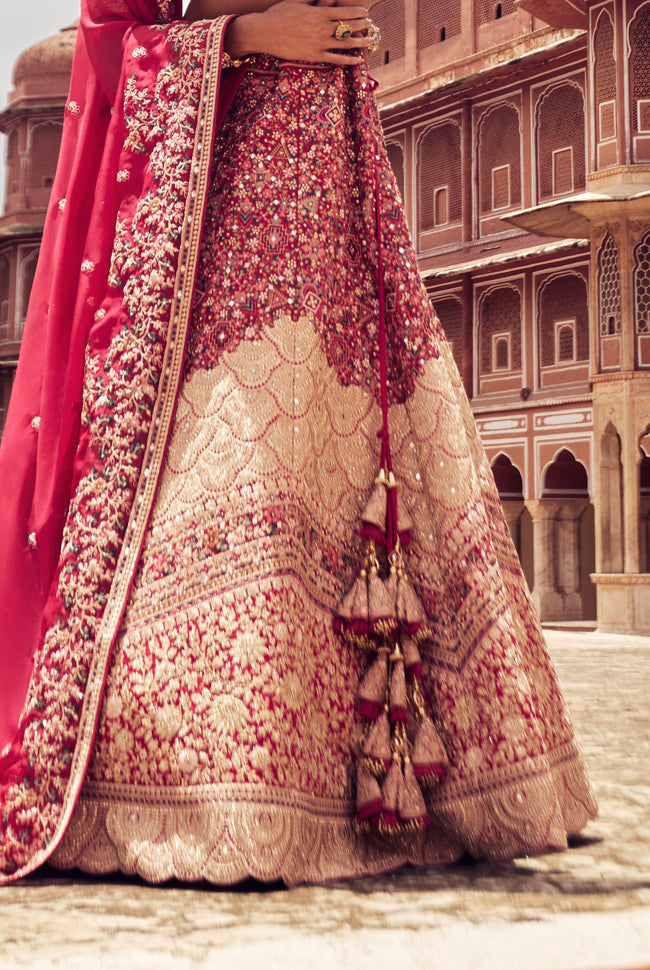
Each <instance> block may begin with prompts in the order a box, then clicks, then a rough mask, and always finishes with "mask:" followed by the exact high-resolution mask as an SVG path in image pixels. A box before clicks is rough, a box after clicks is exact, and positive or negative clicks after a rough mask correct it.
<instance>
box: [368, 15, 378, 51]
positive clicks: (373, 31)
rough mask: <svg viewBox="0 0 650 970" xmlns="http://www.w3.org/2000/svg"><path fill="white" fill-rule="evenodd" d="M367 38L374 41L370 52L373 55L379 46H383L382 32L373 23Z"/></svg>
mask: <svg viewBox="0 0 650 970" xmlns="http://www.w3.org/2000/svg"><path fill="white" fill-rule="evenodd" d="M366 37H367V38H368V39H369V40H371V41H372V44H371V45H370V47H369V48H368V50H369V51H370V53H371V54H374V53H375V51H376V50H377V48H378V47H379V45H380V44H381V31H380V29H379V27H378V26H377V24H373V23H372V21H371V22H370V26H369V27H368V31H367V33H366Z"/></svg>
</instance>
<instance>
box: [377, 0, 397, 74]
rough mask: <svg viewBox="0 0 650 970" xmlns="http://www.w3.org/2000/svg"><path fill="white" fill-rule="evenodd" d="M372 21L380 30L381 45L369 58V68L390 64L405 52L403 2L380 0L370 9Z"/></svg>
mask: <svg viewBox="0 0 650 970" xmlns="http://www.w3.org/2000/svg"><path fill="white" fill-rule="evenodd" d="M372 19H373V20H374V22H375V23H376V24H377V26H378V27H379V29H380V30H381V43H380V44H379V47H378V48H377V50H376V51H375V53H374V54H373V55H372V57H371V58H370V67H371V68H373V67H381V65H382V64H391V63H392V62H393V61H397V60H399V59H400V57H404V54H405V52H406V19H405V14H404V0H382V2H381V3H378V4H377V5H376V6H375V7H373V8H372Z"/></svg>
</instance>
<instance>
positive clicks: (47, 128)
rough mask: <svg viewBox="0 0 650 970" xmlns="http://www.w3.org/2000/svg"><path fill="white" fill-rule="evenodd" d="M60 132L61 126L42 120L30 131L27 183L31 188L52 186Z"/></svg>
mask: <svg viewBox="0 0 650 970" xmlns="http://www.w3.org/2000/svg"><path fill="white" fill-rule="evenodd" d="M62 132H63V128H62V126H61V125H60V124H57V123H55V122H44V123H43V124H39V125H36V126H35V127H34V128H32V130H31V131H30V134H29V176H28V184H29V187H30V188H31V189H43V188H45V189H49V188H51V187H52V182H53V181H54V174H55V172H56V163H57V160H58V157H59V149H60V147H61V134H62Z"/></svg>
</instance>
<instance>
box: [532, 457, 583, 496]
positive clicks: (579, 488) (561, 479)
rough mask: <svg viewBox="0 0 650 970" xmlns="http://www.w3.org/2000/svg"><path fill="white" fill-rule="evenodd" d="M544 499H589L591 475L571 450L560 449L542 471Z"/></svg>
mask: <svg viewBox="0 0 650 970" xmlns="http://www.w3.org/2000/svg"><path fill="white" fill-rule="evenodd" d="M541 480H542V481H541V484H542V489H541V494H542V498H551V497H552V498H555V499H563V498H589V474H588V472H587V469H586V468H585V466H584V465H583V463H582V462H581V461H579V460H578V459H577V458H576V456H575V455H574V454H573V452H572V451H571V450H570V449H569V448H559V449H558V451H556V453H555V455H554V456H553V460H552V461H550V462H548V464H547V465H546V466H545V467H544V469H543V470H542V475H541Z"/></svg>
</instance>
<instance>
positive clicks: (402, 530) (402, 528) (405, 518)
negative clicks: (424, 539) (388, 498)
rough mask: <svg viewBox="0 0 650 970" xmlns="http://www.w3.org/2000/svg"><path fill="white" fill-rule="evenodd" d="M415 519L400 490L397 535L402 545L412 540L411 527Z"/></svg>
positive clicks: (408, 543)
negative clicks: (407, 507) (408, 510)
mask: <svg viewBox="0 0 650 970" xmlns="http://www.w3.org/2000/svg"><path fill="white" fill-rule="evenodd" d="M412 528H413V519H412V518H411V516H410V515H409V514H408V512H407V511H406V506H405V505H404V502H403V501H402V499H401V497H400V494H399V491H398V493H397V535H398V537H399V541H400V544H401V545H402V546H408V545H410V542H411V535H410V533H411V529H412Z"/></svg>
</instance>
